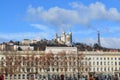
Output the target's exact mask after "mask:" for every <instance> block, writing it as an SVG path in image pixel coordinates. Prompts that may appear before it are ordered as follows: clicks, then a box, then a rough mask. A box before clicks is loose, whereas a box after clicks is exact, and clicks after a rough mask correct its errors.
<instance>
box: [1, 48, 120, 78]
mask: <svg viewBox="0 0 120 80" xmlns="http://www.w3.org/2000/svg"><path fill="white" fill-rule="evenodd" d="M49 52H53V53H54V56H53V60H54V61H51V62H50V66H47V67H46V68H43V67H41V66H42V65H43V64H42V62H44V60H43V61H40V60H41V57H42V55H44V54H46V53H49ZM60 52H66V53H67V54H66V55H65V56H63V55H62V56H63V57H62V56H61V55H58V54H57V53H60ZM72 53H73V54H72ZM79 54H80V55H82V61H81V60H80V57H79V59H78V56H79ZM6 55H7V56H11V55H12V56H13V55H14V59H13V63H12V64H14V61H15V56H21V58H20V59H19V58H18V59H19V60H20V61H21V63H20V65H21V68H18V71H19V72H16V73H15V74H13V75H10V74H8V75H6V76H5V80H9V79H10V78H11V80H14V78H16V79H17V80H26V79H28V77H29V75H30V74H32V75H34V78H35V79H34V80H38V79H39V80H42V79H43V78H45V77H47V76H48V74H49V75H51V76H53V77H54V76H55V75H59V76H60V75H61V74H64V75H65V76H68V77H69V76H70V75H71V76H74V75H76V74H78V73H80V74H81V75H88V74H89V73H95V74H106V75H107V74H110V75H114V74H118V76H120V72H119V71H120V52H103V51H91V52H90V51H82V52H81V51H79V52H78V51H77V48H76V47H46V51H45V52H41V51H17V52H4V51H1V52H0V63H1V66H0V69H2V68H4V67H5V66H6V63H4V64H2V62H5V60H6ZM32 55H34V59H30V61H29V62H30V66H27V65H25V64H24V62H25V60H24V57H25V59H26V58H27V57H28V56H29V57H30V56H31V57H32ZM36 58H39V59H40V60H37V63H36V62H34V61H35V60H36ZM32 64H33V65H32ZM35 64H36V65H35ZM34 65H35V66H34ZM36 66H38V68H37V69H36ZM28 68H29V70H28ZM36 72H37V73H36ZM76 77H77V76H76Z"/></svg>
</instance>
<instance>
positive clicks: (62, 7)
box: [0, 0, 120, 48]
mask: <svg viewBox="0 0 120 80" xmlns="http://www.w3.org/2000/svg"><path fill="white" fill-rule="evenodd" d="M119 4H120V1H119V0H2V1H0V42H3V41H9V40H22V39H24V38H28V39H31V40H32V39H43V38H46V39H53V38H54V35H55V33H58V34H59V35H60V34H61V33H62V31H65V32H66V33H69V32H72V33H73V41H75V42H83V43H87V44H89V45H92V44H93V43H95V42H97V31H98V30H99V31H100V33H101V44H102V46H104V47H110V48H120V45H119V43H120V5H119Z"/></svg>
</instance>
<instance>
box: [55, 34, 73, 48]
mask: <svg viewBox="0 0 120 80" xmlns="http://www.w3.org/2000/svg"><path fill="white" fill-rule="evenodd" d="M55 40H56V41H57V42H58V43H60V44H66V45H68V46H71V45H72V32H70V33H69V34H66V33H65V32H63V33H62V35H61V36H58V34H57V33H56V35H55Z"/></svg>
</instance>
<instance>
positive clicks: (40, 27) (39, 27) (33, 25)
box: [30, 24, 50, 31]
mask: <svg viewBox="0 0 120 80" xmlns="http://www.w3.org/2000/svg"><path fill="white" fill-rule="evenodd" d="M30 26H32V27H35V28H37V29H40V30H42V31H47V30H48V29H49V28H48V27H46V26H45V25H42V24H30ZM49 30H50V29H49Z"/></svg>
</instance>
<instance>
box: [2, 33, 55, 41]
mask: <svg viewBox="0 0 120 80" xmlns="http://www.w3.org/2000/svg"><path fill="white" fill-rule="evenodd" d="M51 37H53V33H52V32H25V33H22V32H21V33H9V34H4V33H0V38H3V39H6V40H16V39H17V40H22V39H26V38H27V39H35V38H37V39H43V38H46V39H51Z"/></svg>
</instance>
